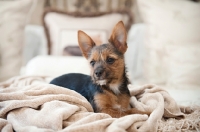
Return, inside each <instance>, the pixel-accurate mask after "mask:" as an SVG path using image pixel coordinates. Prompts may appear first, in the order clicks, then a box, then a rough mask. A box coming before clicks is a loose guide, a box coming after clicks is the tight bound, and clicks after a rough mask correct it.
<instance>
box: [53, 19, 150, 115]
mask: <svg viewBox="0 0 200 132" xmlns="http://www.w3.org/2000/svg"><path fill="white" fill-rule="evenodd" d="M126 39H127V33H126V29H125V27H124V24H123V22H122V21H120V22H118V23H117V25H116V26H115V27H114V29H113V32H112V35H111V37H110V39H109V43H107V44H101V45H99V46H97V45H96V44H95V43H94V41H93V40H92V39H91V37H89V36H88V35H87V34H86V33H84V32H83V31H78V42H79V47H80V49H81V51H82V54H83V56H84V57H85V58H86V59H87V60H88V61H89V63H90V68H91V76H88V75H83V74H77V73H71V74H65V75H62V76H60V77H57V78H55V79H54V80H52V81H51V82H50V83H51V84H55V85H58V86H62V87H65V88H69V89H72V90H75V91H76V92H78V93H80V94H81V95H83V96H84V97H85V98H86V99H87V100H88V101H89V102H90V104H91V105H92V107H93V109H94V112H101V113H107V114H109V115H110V116H112V117H116V118H119V117H122V116H125V115H129V114H148V113H145V112H142V111H139V110H137V109H135V108H131V106H130V97H131V96H130V92H129V89H128V87H127V85H128V84H129V80H128V78H127V75H126V68H125V63H124V53H125V52H126V50H127V43H126ZM80 65H81V64H80Z"/></svg>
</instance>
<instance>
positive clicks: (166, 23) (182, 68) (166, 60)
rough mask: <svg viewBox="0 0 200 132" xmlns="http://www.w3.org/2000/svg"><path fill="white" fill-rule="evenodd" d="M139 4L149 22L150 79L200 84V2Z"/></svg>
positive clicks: (181, 85) (151, 1)
mask: <svg viewBox="0 0 200 132" xmlns="http://www.w3.org/2000/svg"><path fill="white" fill-rule="evenodd" d="M138 5H139V9H140V13H141V15H142V18H143V20H144V23H145V24H146V25H147V31H146V34H145V48H146V58H145V59H146V60H145V61H144V63H143V66H144V67H143V68H144V70H145V72H144V73H145V74H144V76H146V78H147V80H146V81H147V82H151V83H157V84H167V85H168V86H173V87H177V88H184V87H187V88H188V87H200V81H199V78H200V59H199V56H200V3H195V2H192V1H172V0H148V1H147V0H140V1H138Z"/></svg>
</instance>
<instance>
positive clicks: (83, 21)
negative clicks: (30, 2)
mask: <svg viewBox="0 0 200 132" xmlns="http://www.w3.org/2000/svg"><path fill="white" fill-rule="evenodd" d="M120 20H122V21H123V22H124V24H125V25H126V27H127V30H128V29H129V28H130V25H131V23H132V17H131V15H130V13H129V12H126V11H116V12H107V13H99V14H88V15H83V14H81V13H78V12H76V13H68V12H62V11H58V10H52V9H49V10H47V11H46V12H45V14H44V26H45V29H46V34H47V39H48V45H49V53H50V54H52V55H62V54H63V50H64V48H65V47H67V46H78V40H77V31H78V30H83V31H84V32H86V33H87V34H88V35H90V36H91V37H92V38H93V40H94V41H95V42H96V43H97V44H99V43H106V42H107V41H108V38H109V36H110V34H111V32H112V29H113V27H114V26H115V24H116V23H117V22H118V21H120Z"/></svg>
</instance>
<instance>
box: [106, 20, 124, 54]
mask: <svg viewBox="0 0 200 132" xmlns="http://www.w3.org/2000/svg"><path fill="white" fill-rule="evenodd" d="M126 39H127V33H126V29H125V26H124V23H123V22H122V21H120V22H118V23H117V24H116V26H115V27H114V29H113V31H112V34H111V36H110V39H109V42H110V43H111V44H113V45H114V46H115V48H117V49H118V51H119V52H121V53H122V54H124V53H125V52H126V50H127V43H126Z"/></svg>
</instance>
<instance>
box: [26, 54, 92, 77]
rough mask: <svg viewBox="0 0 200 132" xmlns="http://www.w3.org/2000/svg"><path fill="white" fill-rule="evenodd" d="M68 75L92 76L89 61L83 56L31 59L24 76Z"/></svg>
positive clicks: (43, 56)
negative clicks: (81, 74)
mask: <svg viewBox="0 0 200 132" xmlns="http://www.w3.org/2000/svg"><path fill="white" fill-rule="evenodd" d="M66 73H83V74H87V75H89V74H90V66H89V64H88V62H87V60H86V59H85V58H84V57H81V56H79V57H78V56H45V55H40V56H37V57H35V58H33V59H31V60H30V61H29V62H28V63H27V65H26V68H25V73H24V75H41V76H51V77H57V76H60V75H63V74H66Z"/></svg>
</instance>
